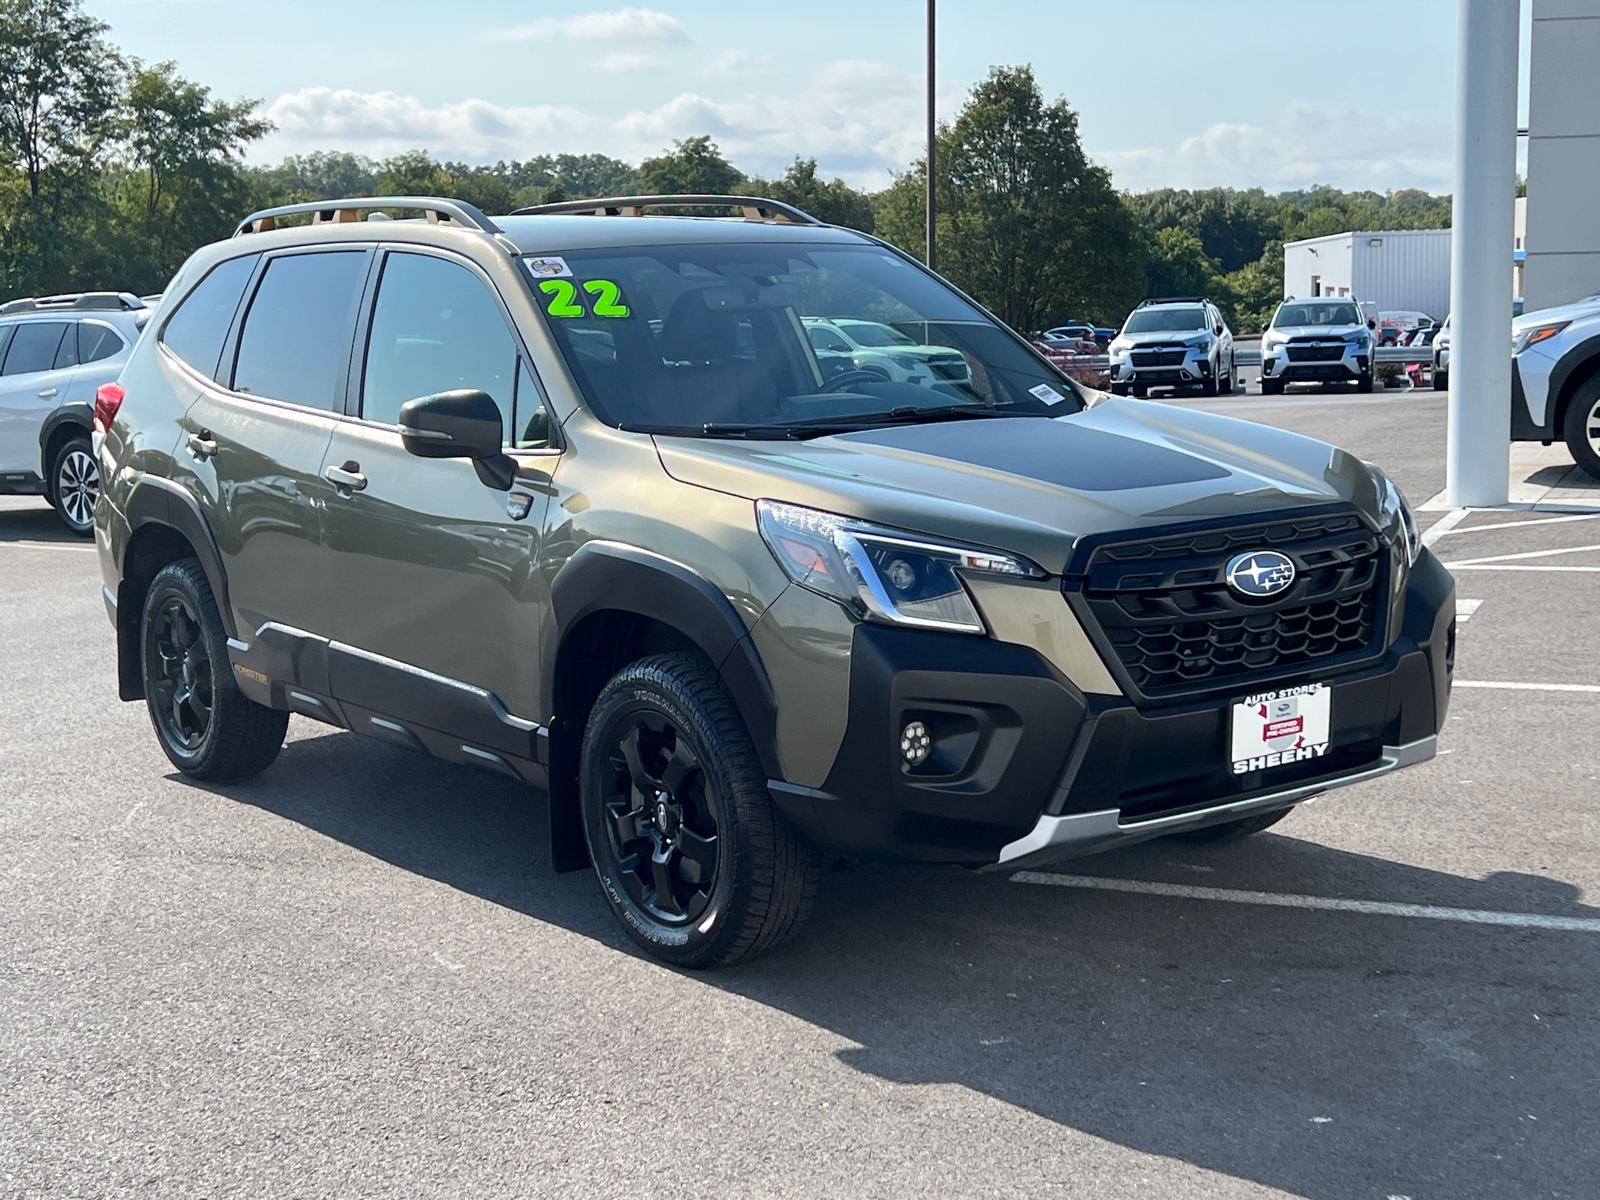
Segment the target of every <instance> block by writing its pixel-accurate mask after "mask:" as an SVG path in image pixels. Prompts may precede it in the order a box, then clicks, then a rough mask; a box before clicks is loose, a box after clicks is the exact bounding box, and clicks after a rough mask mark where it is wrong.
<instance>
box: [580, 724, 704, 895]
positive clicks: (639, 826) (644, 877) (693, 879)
mask: <svg viewBox="0 0 1600 1200" xmlns="http://www.w3.org/2000/svg"><path fill="white" fill-rule="evenodd" d="M612 741H613V742H614V743H615V744H614V745H613V746H612V748H611V752H610V754H609V755H608V756H607V759H606V765H607V766H608V767H609V771H608V777H607V779H606V780H605V784H604V787H605V793H604V796H603V799H602V803H603V804H604V805H605V815H606V834H607V836H608V838H609V839H610V843H611V852H612V853H613V854H614V855H615V856H616V859H617V866H618V867H619V868H620V877H621V880H622V885H623V887H625V888H626V889H627V891H628V895H629V897H630V898H631V899H632V900H633V902H634V903H635V904H637V905H639V906H640V907H641V908H643V909H644V910H645V911H646V912H648V913H649V914H650V915H651V916H652V917H654V918H655V919H656V920H658V921H660V922H662V923H663V924H667V925H684V924H688V923H689V922H691V921H694V920H695V919H697V918H698V917H699V916H700V915H701V914H702V913H704V912H705V910H706V907H707V906H708V905H709V904H710V903H711V891H712V887H713V885H714V883H715V880H716V873H717V821H716V817H715V816H714V810H713V804H714V802H715V791H714V788H713V785H711V784H710V782H709V781H708V780H707V778H706V773H705V771H704V770H703V769H702V768H701V766H700V759H699V757H698V756H697V755H696V754H695V752H694V749H693V747H692V746H691V745H690V744H689V739H688V737H687V736H686V735H685V734H684V732H683V731H682V730H681V729H679V728H678V727H677V725H676V724H674V723H673V722H672V720H670V719H669V718H668V717H666V716H664V715H662V714H661V713H659V712H652V711H649V710H645V711H640V712H635V713H632V714H630V716H629V719H628V720H627V721H626V722H623V723H621V724H620V725H619V726H618V727H617V729H616V731H615V733H614V734H613V737H612Z"/></svg>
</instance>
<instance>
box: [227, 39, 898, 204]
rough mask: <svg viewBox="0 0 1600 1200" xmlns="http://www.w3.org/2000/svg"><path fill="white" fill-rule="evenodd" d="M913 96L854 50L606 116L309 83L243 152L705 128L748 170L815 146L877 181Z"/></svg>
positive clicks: (828, 165) (850, 171) (545, 148)
mask: <svg viewBox="0 0 1600 1200" xmlns="http://www.w3.org/2000/svg"><path fill="white" fill-rule="evenodd" d="M921 105H922V91H921V82H920V80H919V79H917V78H916V77H914V76H911V75H908V74H906V73H905V72H903V71H900V70H898V69H897V68H894V67H890V66H887V65H885V64H883V63H874V62H863V61H844V62H836V63H832V64H829V65H828V66H825V67H823V68H821V69H820V70H818V71H817V72H816V73H815V74H814V75H812V77H811V78H810V80H808V81H807V83H806V84H805V86H804V87H802V88H801V89H800V90H799V91H797V92H795V93H793V94H791V95H788V96H775V95H761V94H757V93H754V92H750V93H746V94H745V95H744V96H742V97H738V98H734V99H726V100H723V99H715V98H712V97H708V96H703V95H700V94H698V93H695V92H684V93H681V94H680V95H678V96H675V97H673V98H672V99H670V100H668V101H666V102H665V103H664V104H661V105H659V106H658V107H655V108H650V109H643V108H640V109H634V110H633V111H631V112H628V113H625V114H624V115H622V116H621V117H616V118H611V117H602V116H598V115H596V114H593V113H589V112H585V111H583V110H581V109H577V108H573V107H569V106H562V105H550V104H541V105H522V106H506V105H497V104H491V103H489V102H488V101H485V100H476V99H467V100H461V101H457V102H454V103H449V104H440V105H428V104H425V103H424V102H423V101H421V100H419V99H417V98H416V97H414V96H403V95H400V94H398V93H395V92H356V91H349V90H335V89H333V88H325V87H313V88H302V89H300V90H299V91H297V92H288V93H285V94H284V95H282V96H279V97H278V98H277V99H276V100H274V101H273V102H272V104H271V105H270V106H268V108H267V112H266V116H268V117H269V118H270V119H271V120H272V121H273V122H274V123H275V124H276V126H277V132H276V133H274V134H272V135H271V136H270V137H268V138H267V139H266V140H265V142H264V143H262V144H260V146H259V148H258V149H257V150H256V151H255V153H254V154H252V156H251V157H252V158H255V159H258V160H275V159H277V158H279V157H281V156H282V155H285V154H296V153H306V152H309V151H314V150H335V149H338V150H352V151H356V152H358V153H361V154H367V155H371V156H373V157H385V156H387V155H391V154H397V153H400V152H401V151H404V150H412V149H417V148H425V149H427V150H429V151H431V152H432V153H433V154H435V155H438V156H440V157H443V158H456V159H464V160H467V161H479V162H483V161H489V162H492V161H494V160H496V159H501V158H526V157H529V156H531V155H535V154H553V153H561V152H563V151H570V152H575V153H576V152H588V151H600V152H602V153H606V154H613V155H616V156H617V157H619V158H624V159H627V160H629V161H631V162H638V161H639V160H640V159H641V158H645V157H648V156H651V155H655V154H659V153H660V152H661V151H662V150H663V149H664V148H665V147H667V146H669V145H670V144H671V143H672V141H673V140H674V139H676V138H687V137H694V136H696V135H698V134H710V135H711V137H712V139H713V140H714V141H716V143H717V144H718V146H720V147H721V149H722V152H723V153H724V154H725V155H727V156H728V157H729V158H730V159H731V160H732V161H733V162H734V163H735V164H737V165H738V166H739V167H740V169H742V170H744V171H745V172H747V173H749V174H753V175H768V176H770V175H773V174H778V173H781V172H782V171H783V170H784V168H785V167H787V166H788V164H789V163H790V162H792V161H793V160H794V158H795V156H796V155H799V156H801V157H805V158H810V157H816V158H817V159H818V160H819V161H820V163H821V166H822V168H823V170H824V172H826V173H828V174H838V175H842V176H843V177H844V178H846V179H847V180H849V181H850V182H852V183H854V184H856V185H857V186H871V187H882V186H883V185H885V184H887V183H888V182H889V179H890V172H891V171H894V170H903V169H904V168H905V167H906V165H907V164H908V163H909V162H910V161H911V159H912V158H914V157H916V156H917V155H918V154H920V153H921V152H922V107H921Z"/></svg>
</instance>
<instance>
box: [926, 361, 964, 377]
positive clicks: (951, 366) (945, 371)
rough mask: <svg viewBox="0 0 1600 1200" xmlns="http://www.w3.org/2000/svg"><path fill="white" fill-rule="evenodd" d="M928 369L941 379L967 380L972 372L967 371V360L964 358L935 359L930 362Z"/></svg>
mask: <svg viewBox="0 0 1600 1200" xmlns="http://www.w3.org/2000/svg"><path fill="white" fill-rule="evenodd" d="M928 369H929V370H930V371H932V372H933V373H934V374H935V375H937V376H938V377H939V378H940V379H965V378H966V377H967V376H968V375H969V374H971V372H970V371H968V369H967V360H966V359H964V358H934V359H930V360H929V361H928Z"/></svg>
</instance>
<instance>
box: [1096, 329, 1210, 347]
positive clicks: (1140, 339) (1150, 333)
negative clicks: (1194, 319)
mask: <svg viewBox="0 0 1600 1200" xmlns="http://www.w3.org/2000/svg"><path fill="white" fill-rule="evenodd" d="M1211 336H1213V335H1212V334H1211V331H1210V330H1207V329H1150V330H1146V331H1145V332H1143V333H1119V334H1117V337H1118V338H1120V339H1121V340H1122V341H1125V342H1128V343H1129V344H1131V345H1134V346H1144V345H1148V344H1149V343H1151V342H1187V341H1188V340H1189V339H1190V338H1203V337H1211Z"/></svg>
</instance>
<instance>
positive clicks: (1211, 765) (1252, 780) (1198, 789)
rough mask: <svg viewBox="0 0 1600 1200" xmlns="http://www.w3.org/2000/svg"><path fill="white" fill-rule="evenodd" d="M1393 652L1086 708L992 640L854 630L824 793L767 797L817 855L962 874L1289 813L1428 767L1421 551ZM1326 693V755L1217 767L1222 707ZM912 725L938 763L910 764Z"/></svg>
mask: <svg viewBox="0 0 1600 1200" xmlns="http://www.w3.org/2000/svg"><path fill="white" fill-rule="evenodd" d="M1395 630H1396V632H1395V636H1394V637H1393V638H1392V640H1391V642H1390V644H1389V646H1388V647H1387V649H1386V650H1385V651H1384V652H1383V653H1382V654H1381V655H1380V656H1378V657H1377V658H1375V659H1373V660H1369V661H1367V662H1365V663H1362V664H1360V665H1359V666H1357V667H1346V668H1343V669H1339V670H1333V671H1327V672H1324V671H1321V670H1319V669H1318V668H1317V667H1316V666H1315V665H1312V666H1309V667H1308V666H1301V667H1297V668H1296V669H1295V670H1294V671H1293V672H1286V673H1284V674H1283V675H1282V676H1280V677H1276V678H1273V679H1270V680H1262V679H1252V680H1250V681H1249V682H1246V683H1243V684H1238V685H1234V686H1233V687H1231V688H1229V689H1228V690H1226V691H1222V690H1220V689H1219V690H1213V691H1212V692H1211V693H1208V694H1205V695H1201V696H1198V697H1186V698H1183V699H1181V700H1177V701H1170V702H1162V703H1152V704H1145V705H1135V704H1132V703H1130V702H1129V701H1127V700H1126V699H1124V698H1122V697H1108V696H1094V697H1090V696H1086V695H1085V694H1084V693H1083V692H1081V691H1079V690H1078V689H1077V688H1076V687H1075V686H1073V684H1072V682H1071V681H1070V680H1068V679H1066V678H1065V677H1064V676H1062V675H1061V673H1060V672H1059V671H1057V670H1056V669H1055V668H1054V667H1053V666H1051V665H1050V664H1049V663H1048V662H1047V661H1046V660H1045V659H1044V658H1043V657H1042V656H1040V655H1039V654H1038V653H1037V652H1035V651H1033V650H1031V649H1029V648H1027V647H1024V646H1017V645H1010V644H1007V643H1002V642H997V641H994V640H992V639H988V638H977V637H969V636H966V635H962V634H944V633H928V632H922V631H915V630H905V629H893V628H888V627H885V626H882V625H872V624H862V625H859V626H857V628H856V632H855V637H854V643H853V646H852V652H851V667H850V701H849V721H848V725H847V729H846V733H845V737H844V741H843V743H842V744H841V747H840V751H839V755H838V758H837V759H836V761H835V763H834V766H833V769H832V770H831V772H830V773H829V775H828V778H827V779H826V780H825V781H824V783H823V786H822V787H820V788H807V787H800V786H798V785H794V784H789V783H785V782H783V781H780V780H771V781H769V784H768V787H769V791H770V793H771V795H772V798H773V801H774V803H775V804H776V805H777V806H778V808H779V809H780V810H781V811H782V812H783V813H784V814H785V816H786V817H788V819H789V820H790V821H791V823H793V824H794V825H796V826H797V827H798V828H799V829H800V831H801V832H802V834H803V835H804V836H806V837H807V838H808V839H809V840H811V841H812V842H813V843H814V844H815V845H817V846H819V847H820V848H822V849H825V850H832V851H838V852H841V853H845V854H852V855H862V856H867V857H878V858H894V859H903V860H912V861H921V862H950V863H960V864H963V865H967V866H976V867H982V866H1011V865H1016V864H1018V863H1023V862H1027V863H1032V862H1040V861H1045V860H1047V859H1050V858H1058V857H1067V856H1070V855H1073V854H1083V853H1092V852H1095V851H1099V850H1104V849H1109V848H1111V847H1112V846H1116V845H1125V844H1129V843H1131V842H1135V841H1139V840H1142V839H1144V838H1149V837H1158V836H1161V835H1163V834H1167V833H1172V832H1176V831H1179V830H1182V829H1190V828H1199V827H1202V826H1205V825H1212V824H1218V823H1220V822H1224V821H1229V820H1236V819H1238V818H1240V817H1241V816H1246V815H1250V814H1252V813H1256V812H1267V811H1272V810H1274V809H1281V808H1287V807H1289V806H1291V805H1293V804H1296V803H1298V802H1299V801H1301V800H1304V799H1307V798H1309V797H1311V796H1314V795H1317V794H1319V793H1321V792H1325V791H1328V790H1331V789H1333V788H1337V787H1343V786H1346V785H1348V784H1351V783H1358V782H1362V781H1364V780H1368V779H1374V778H1377V777H1378V776H1380V775H1384V774H1387V773H1389V772H1391V771H1394V770H1398V769H1400V768H1402V767H1405V766H1410V765H1413V764H1415V763H1418V762H1423V761H1426V760H1427V759H1428V758H1431V757H1432V756H1433V746H1434V739H1435V737H1436V735H1437V734H1438V732H1439V730H1440V729H1441V728H1442V727H1443V723H1444V719H1445V714H1446V710H1447V708H1448V705H1449V695H1450V672H1451V669H1452V663H1453V658H1454V649H1455V584H1454V581H1453V580H1452V579H1451V577H1450V575H1449V573H1448V572H1446V571H1445V570H1444V568H1443V567H1441V566H1440V565H1439V563H1438V560H1437V559H1435V558H1434V557H1433V556H1432V554H1431V553H1428V552H1424V554H1423V556H1422V557H1421V558H1420V559H1419V560H1418V562H1417V564H1416V566H1415V567H1414V568H1413V569H1412V572H1411V575H1410V578H1409V579H1408V581H1407V588H1406V595H1405V602H1404V606H1403V609H1402V611H1401V613H1400V615H1399V616H1398V618H1397V620H1396V624H1395ZM1317 682H1325V683H1328V684H1331V685H1332V688H1333V697H1332V725H1331V730H1330V739H1329V750H1328V752H1327V754H1326V755H1325V756H1324V757H1322V758H1319V759H1316V760H1313V761H1308V762H1304V763H1295V764H1292V765H1290V766H1286V767H1279V768H1273V769H1271V770H1269V771H1263V772H1257V773H1255V774H1253V775H1242V776H1237V775H1233V774H1232V773H1231V768H1230V765H1229V764H1228V763H1227V762H1226V761H1225V759H1226V756H1227V755H1226V747H1227V738H1228V722H1229V717H1230V711H1231V705H1232V703H1233V702H1234V701H1235V700H1237V699H1238V698H1239V697H1240V696H1242V695H1245V694H1247V693H1249V692H1252V691H1259V690H1262V689H1264V688H1268V687H1282V686H1292V685H1295V684H1301V683H1317ZM912 721H922V722H923V723H924V724H925V725H926V726H927V728H928V730H929V732H930V734H931V736H932V738H933V741H934V747H935V749H934V753H933V755H932V756H931V757H930V758H929V760H928V761H927V763H925V764H922V765H921V766H918V767H909V766H907V765H906V763H905V760H904V759H903V757H902V754H901V751H900V738H901V733H902V731H903V730H904V729H905V727H906V726H907V725H908V724H909V723H910V722H912Z"/></svg>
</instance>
